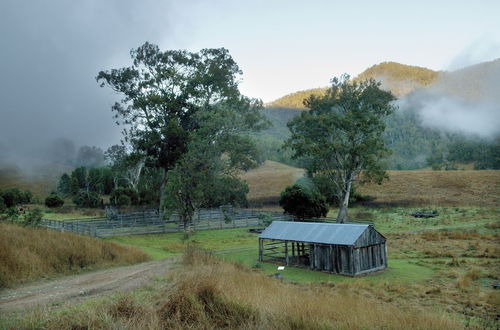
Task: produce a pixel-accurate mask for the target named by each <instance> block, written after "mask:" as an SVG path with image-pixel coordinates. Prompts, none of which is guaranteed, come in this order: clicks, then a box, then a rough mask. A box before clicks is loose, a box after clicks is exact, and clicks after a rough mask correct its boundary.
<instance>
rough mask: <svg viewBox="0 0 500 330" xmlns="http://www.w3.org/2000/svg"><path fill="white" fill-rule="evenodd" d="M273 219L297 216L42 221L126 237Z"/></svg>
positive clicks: (144, 215)
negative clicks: (186, 219)
mask: <svg viewBox="0 0 500 330" xmlns="http://www.w3.org/2000/svg"><path fill="white" fill-rule="evenodd" d="M305 220H306V221H317V222H335V219H333V218H310V219H305ZM271 221H294V217H293V216H291V215H286V214H282V213H278V212H267V211H257V210H249V209H230V210H226V209H222V210H221V209H202V210H198V211H197V212H196V213H195V216H194V217H193V221H192V222H191V223H189V224H187V227H186V228H184V225H183V224H181V223H180V222H179V221H178V215H177V214H172V215H171V216H170V218H169V219H167V220H165V219H161V218H160V216H159V215H158V213H157V212H134V213H128V214H123V213H118V212H114V213H112V214H108V217H106V218H91V219H77V220H69V221H60V220H46V219H44V220H42V223H41V225H42V226H44V227H46V228H50V229H54V230H59V231H64V232H73V233H77V234H81V235H89V236H94V237H112V236H127V235H139V234H159V233H175V232H180V231H183V230H185V229H189V230H210V229H226V228H241V227H251V226H259V227H262V226H266V225H267V224H269V223H270V222H271ZM350 223H363V224H371V225H373V222H366V221H361V222H360V221H353V222H350Z"/></svg>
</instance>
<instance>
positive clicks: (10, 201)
mask: <svg viewBox="0 0 500 330" xmlns="http://www.w3.org/2000/svg"><path fill="white" fill-rule="evenodd" d="M0 197H1V198H2V199H3V204H4V205H5V207H7V208H9V207H14V206H16V205H18V204H29V203H31V200H32V199H33V193H32V192H31V191H29V190H25V191H21V190H19V189H18V188H10V189H5V190H0ZM0 204H1V203H0ZM0 207H1V206H0Z"/></svg>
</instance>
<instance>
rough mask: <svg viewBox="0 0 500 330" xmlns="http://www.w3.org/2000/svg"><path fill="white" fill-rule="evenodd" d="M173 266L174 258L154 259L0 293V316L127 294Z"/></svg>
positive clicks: (36, 283)
mask: <svg viewBox="0 0 500 330" xmlns="http://www.w3.org/2000/svg"><path fill="white" fill-rule="evenodd" d="M174 263H175V259H163V260H155V261H150V262H145V263H142V264H138V265H133V266H125V267H116V268H111V269H105V270H100V271H95V272H90V273H85V274H81V275H72V276H67V277H63V278H58V279H54V280H50V281H41V282H35V283H31V284H28V285H25V286H21V287H18V288H14V289H4V290H0V315H1V314H2V313H6V312H16V311H20V310H26V309H29V308H31V307H35V306H37V305H42V304H43V305H45V306H49V305H61V304H64V305H69V304H75V303H80V302H83V301H85V300H87V299H90V298H95V297H99V296H102V295H105V294H106V295H108V294H113V293H118V292H125V291H130V290H133V289H136V288H139V287H141V286H143V285H145V284H146V283H147V282H148V281H149V280H151V279H152V278H154V277H157V276H163V275H164V274H165V273H167V272H168V271H169V270H170V269H172V267H173V265H174Z"/></svg>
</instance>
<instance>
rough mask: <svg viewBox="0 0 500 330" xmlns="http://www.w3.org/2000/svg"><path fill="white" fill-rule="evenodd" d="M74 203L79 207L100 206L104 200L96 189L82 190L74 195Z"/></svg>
mask: <svg viewBox="0 0 500 330" xmlns="http://www.w3.org/2000/svg"><path fill="white" fill-rule="evenodd" d="M73 203H75V204H76V205H77V206H78V207H91V208H92V207H99V206H101V204H102V200H101V198H100V197H99V194H97V193H96V192H94V191H85V190H80V191H79V192H78V194H76V195H75V196H74V197H73Z"/></svg>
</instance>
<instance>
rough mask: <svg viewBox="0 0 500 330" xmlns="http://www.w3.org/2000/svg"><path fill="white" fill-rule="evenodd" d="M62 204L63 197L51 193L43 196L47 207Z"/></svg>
mask: <svg viewBox="0 0 500 330" xmlns="http://www.w3.org/2000/svg"><path fill="white" fill-rule="evenodd" d="M63 205H64V199H62V198H61V197H60V196H59V195H57V194H55V193H52V194H50V195H49V196H47V198H45V206H47V207H48V208H55V207H61V206H63Z"/></svg>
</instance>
